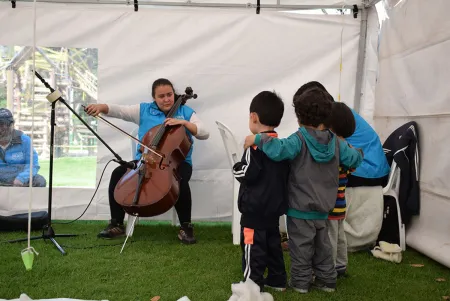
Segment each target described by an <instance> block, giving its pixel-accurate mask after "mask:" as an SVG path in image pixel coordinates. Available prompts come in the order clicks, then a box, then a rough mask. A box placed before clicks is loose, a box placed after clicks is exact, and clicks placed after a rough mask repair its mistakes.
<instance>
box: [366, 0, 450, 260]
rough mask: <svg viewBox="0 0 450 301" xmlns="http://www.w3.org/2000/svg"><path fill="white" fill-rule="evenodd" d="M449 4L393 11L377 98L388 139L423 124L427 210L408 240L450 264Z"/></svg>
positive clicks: (407, 4) (406, 5)
mask: <svg viewBox="0 0 450 301" xmlns="http://www.w3.org/2000/svg"><path fill="white" fill-rule="evenodd" d="M436 8H439V9H436ZM449 9H450V2H448V1H446V0H440V1H439V0H433V1H421V0H409V1H405V0H404V1H403V2H402V3H401V5H397V6H395V7H392V9H391V10H388V11H387V14H388V18H389V19H388V20H386V21H385V24H383V27H382V35H381V44H380V54H379V56H380V67H379V68H380V74H379V79H378V85H377V90H376V102H375V125H376V129H377V130H378V132H379V133H380V135H381V138H382V141H384V140H385V138H387V136H388V135H389V134H390V133H391V132H392V131H393V130H395V129H396V128H397V127H399V126H400V125H402V124H404V123H406V122H408V121H411V120H415V121H416V122H417V123H418V125H419V135H420V165H421V168H420V185H421V213H420V216H418V217H415V218H414V219H413V222H412V224H411V226H410V227H409V229H407V237H406V242H407V244H408V245H409V246H411V247H413V248H415V249H417V250H419V251H420V252H423V253H424V254H426V255H427V256H429V257H431V258H433V259H435V260H437V261H439V262H441V263H442V264H444V265H446V266H448V267H450V236H449V234H448V233H449V232H448V231H449V229H450V219H449V218H448V217H449V216H450V189H449V186H448V175H449V173H450V157H449V156H448V154H449V151H448V149H449V148H448V129H449V128H450V100H449V98H448V79H449V78H450V61H449V60H448V53H450V20H449V18H448V16H447V12H448V11H449Z"/></svg>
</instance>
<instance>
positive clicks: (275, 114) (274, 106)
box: [250, 91, 284, 127]
mask: <svg viewBox="0 0 450 301" xmlns="http://www.w3.org/2000/svg"><path fill="white" fill-rule="evenodd" d="M250 113H256V114H258V117H259V122H261V123H262V124H263V125H267V126H275V127H276V126H279V125H280V122H281V118H283V114H284V103H283V100H281V98H280V97H279V96H278V95H277V94H276V93H275V92H270V91H262V92H260V93H258V95H256V96H255V97H254V98H253V100H252V102H251V104H250Z"/></svg>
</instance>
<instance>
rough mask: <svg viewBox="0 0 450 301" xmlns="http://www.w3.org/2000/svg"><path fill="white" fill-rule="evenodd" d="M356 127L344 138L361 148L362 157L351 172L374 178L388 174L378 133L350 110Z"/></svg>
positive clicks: (359, 175) (387, 166) (388, 169)
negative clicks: (358, 164) (361, 160)
mask: <svg viewBox="0 0 450 301" xmlns="http://www.w3.org/2000/svg"><path fill="white" fill-rule="evenodd" d="M352 112H353V116H354V117H355V122H356V129H355V132H354V133H353V135H351V136H350V137H348V138H346V139H345V140H347V142H348V143H350V144H351V145H352V146H353V147H356V148H361V149H362V150H363V152H364V159H363V162H362V163H361V165H360V166H359V167H358V168H356V171H354V172H353V173H352V175H353V176H357V177H361V178H369V179H376V178H382V177H384V176H386V175H387V174H389V171H390V167H389V164H388V162H387V159H386V155H385V154H384V151H383V146H382V144H381V141H380V138H379V137H378V134H377V133H376V132H375V131H374V129H373V128H372V127H371V126H370V125H369V124H368V123H367V122H366V121H365V120H364V118H362V117H361V116H360V115H359V114H358V113H356V112H355V111H354V110H352Z"/></svg>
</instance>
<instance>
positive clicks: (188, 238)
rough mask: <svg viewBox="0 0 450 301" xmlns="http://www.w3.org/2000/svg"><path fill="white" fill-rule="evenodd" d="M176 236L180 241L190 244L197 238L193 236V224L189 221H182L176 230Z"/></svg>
mask: <svg viewBox="0 0 450 301" xmlns="http://www.w3.org/2000/svg"><path fill="white" fill-rule="evenodd" d="M178 238H179V239H180V240H181V242H182V243H184V244H187V245H190V244H195V243H196V242H197V240H196V239H195V237H194V226H193V225H192V224H191V223H183V224H182V225H181V226H180V231H179V232H178Z"/></svg>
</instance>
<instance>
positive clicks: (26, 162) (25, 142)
mask: <svg viewBox="0 0 450 301" xmlns="http://www.w3.org/2000/svg"><path fill="white" fill-rule="evenodd" d="M30 145H31V139H30V137H28V136H27V135H25V134H24V133H22V132H21V131H17V130H15V131H14V133H13V137H12V139H11V143H10V144H9V145H8V147H7V148H6V150H3V149H2V148H0V179H3V180H6V179H11V180H12V179H18V180H19V181H20V182H22V183H27V182H28V181H29V179H30ZM38 171H39V162H38V154H37V152H36V150H34V149H33V176H35V175H36V174H37V173H38Z"/></svg>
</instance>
